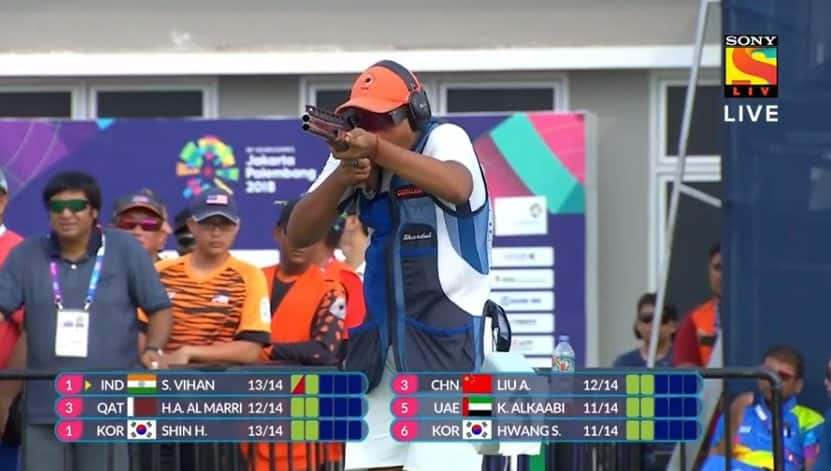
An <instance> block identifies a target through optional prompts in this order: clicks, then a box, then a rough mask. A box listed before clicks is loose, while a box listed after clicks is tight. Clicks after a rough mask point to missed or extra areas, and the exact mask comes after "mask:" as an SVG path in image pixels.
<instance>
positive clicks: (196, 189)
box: [176, 136, 239, 198]
mask: <svg viewBox="0 0 831 471" xmlns="http://www.w3.org/2000/svg"><path fill="white" fill-rule="evenodd" d="M176 175H177V176H179V177H184V178H185V179H186V181H185V189H184V190H183V191H182V194H183V195H184V197H185V198H191V197H193V196H197V195H199V194H200V193H202V192H203V191H205V190H208V189H210V188H212V187H219V188H222V189H223V190H225V191H227V192H228V193H233V192H234V191H233V190H232V189H231V186H230V184H231V182H237V181H239V169H238V168H237V167H236V159H235V158H234V151H233V149H232V148H231V147H229V146H228V145H226V144H225V143H224V142H222V141H221V140H219V138H217V137H216V136H202V137H201V138H199V139H198V140H196V141H190V142H188V143H187V144H185V147H183V148H182V152H180V153H179V162H177V163H176Z"/></svg>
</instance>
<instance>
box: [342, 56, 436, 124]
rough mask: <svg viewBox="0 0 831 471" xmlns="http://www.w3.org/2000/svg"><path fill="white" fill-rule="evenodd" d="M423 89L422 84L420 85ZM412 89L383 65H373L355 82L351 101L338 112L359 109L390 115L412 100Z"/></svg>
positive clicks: (350, 97)
mask: <svg viewBox="0 0 831 471" xmlns="http://www.w3.org/2000/svg"><path fill="white" fill-rule="evenodd" d="M418 87H419V88H421V84H420V83H419V84H418ZM410 92H411V91H410V89H409V88H408V87H407V84H406V83H405V82H404V80H403V79H402V78H401V77H399V76H398V74H396V73H395V72H393V71H392V70H390V69H389V68H387V67H384V66H382V65H377V64H376V65H373V66H371V67H370V68H368V69H366V70H365V71H363V72H362V73H361V75H359V76H358V79H357V80H355V84H354V85H352V92H351V93H350V95H349V100H348V101H347V102H346V103H344V104H342V105H340V106H338V108H337V110H336V112H341V111H342V110H344V109H346V108H359V109H362V110H366V111H369V112H372V113H389V112H390V111H392V110H394V109H396V108H399V107H401V106H404V105H406V104H407V102H408V101H409V99H410Z"/></svg>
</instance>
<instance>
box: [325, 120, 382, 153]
mask: <svg viewBox="0 0 831 471" xmlns="http://www.w3.org/2000/svg"><path fill="white" fill-rule="evenodd" d="M378 139H379V137H378V135H377V134H375V133H371V132H369V131H366V130H364V129H361V128H355V129H352V130H351V131H347V132H343V133H341V134H340V135H339V136H338V138H337V140H336V141H335V142H337V143H341V142H342V143H343V144H345V145H344V146H339V147H338V148H335V147H334V146H333V147H332V156H333V157H335V158H336V159H339V160H356V159H372V158H374V157H375V154H376V152H377V150H378Z"/></svg>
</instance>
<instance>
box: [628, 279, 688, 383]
mask: <svg viewBox="0 0 831 471" xmlns="http://www.w3.org/2000/svg"><path fill="white" fill-rule="evenodd" d="M656 302H657V296H656V295H655V293H646V294H644V295H643V296H641V297H640V299H639V300H638V310H637V315H636V318H635V326H634V328H633V329H634V332H635V338H637V339H638V340H640V342H641V345H640V347H638V348H636V349H634V350H631V351H629V352H626V353H623V354H621V355H620V356H619V357H617V359H616V360H615V363H614V366H615V367H616V368H646V361H647V358H648V357H649V340H650V339H651V338H652V321H653V319H654V318H655V303H656ZM677 324H678V311H676V310H675V307H673V306H670V305H665V306H664V314H663V316H661V327H660V329H661V331H660V333H659V335H658V349H657V353H656V355H655V366H657V367H671V366H672V337H673V335H674V334H675V328H676V326H677Z"/></svg>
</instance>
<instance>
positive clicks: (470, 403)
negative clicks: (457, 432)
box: [462, 396, 493, 417]
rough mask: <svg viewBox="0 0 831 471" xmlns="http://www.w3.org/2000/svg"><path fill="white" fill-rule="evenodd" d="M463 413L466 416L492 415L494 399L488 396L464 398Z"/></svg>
mask: <svg viewBox="0 0 831 471" xmlns="http://www.w3.org/2000/svg"><path fill="white" fill-rule="evenodd" d="M462 415H463V416H465V417H490V416H491V415H493V399H492V398H490V397H488V396H471V397H464V398H462Z"/></svg>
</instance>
